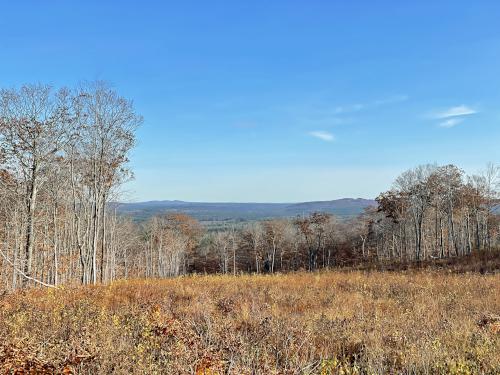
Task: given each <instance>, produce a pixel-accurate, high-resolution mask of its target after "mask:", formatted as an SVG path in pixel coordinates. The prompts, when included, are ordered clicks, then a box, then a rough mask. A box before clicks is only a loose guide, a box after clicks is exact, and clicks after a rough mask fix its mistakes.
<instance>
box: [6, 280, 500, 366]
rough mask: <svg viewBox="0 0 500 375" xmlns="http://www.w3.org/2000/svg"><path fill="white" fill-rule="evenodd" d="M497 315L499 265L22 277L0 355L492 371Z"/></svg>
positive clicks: (13, 361) (15, 361)
mask: <svg viewBox="0 0 500 375" xmlns="http://www.w3.org/2000/svg"><path fill="white" fill-rule="evenodd" d="M498 315H500V275H499V274H496V275H480V274H476V273H474V274H452V273H448V272H446V271H411V272H410V271H408V272H406V273H403V272H399V273H396V272H394V273H390V272H371V273H366V272H359V271H354V272H324V273H317V274H307V273H298V274H288V275H275V276H252V275H243V276H236V277H233V276H189V277H182V278H176V279H170V280H137V281H121V282H116V283H114V284H112V285H109V286H95V287H80V288H67V289H60V290H30V291H26V292H17V293H13V294H9V295H5V296H3V297H2V298H1V299H0V369H1V370H3V371H4V372H14V371H16V370H17V371H19V373H28V372H29V371H33V372H34V373H41V372H46V373H79V374H111V373H117V374H128V373H135V374H227V373H229V374H303V373H304V374H309V373H310V374H337V373H346V374H349V373H353V374H355V373H359V374H362V373H427V374H434V373H455V374H468V373H487V374H494V373H497V374H498V373H500V318H499V317H498ZM22 371H23V372H22ZM342 371H343V372H342Z"/></svg>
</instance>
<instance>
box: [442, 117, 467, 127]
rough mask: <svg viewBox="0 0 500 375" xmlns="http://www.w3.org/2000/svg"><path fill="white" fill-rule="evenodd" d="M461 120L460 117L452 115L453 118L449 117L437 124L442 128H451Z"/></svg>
mask: <svg viewBox="0 0 500 375" xmlns="http://www.w3.org/2000/svg"><path fill="white" fill-rule="evenodd" d="M462 121H464V120H463V119H462V118H456V117H453V118H450V119H448V120H445V121H443V122H440V123H439V126H440V127H442V128H452V127H454V126H456V125H458V124H460V123H461V122H462Z"/></svg>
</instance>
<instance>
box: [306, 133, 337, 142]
mask: <svg viewBox="0 0 500 375" xmlns="http://www.w3.org/2000/svg"><path fill="white" fill-rule="evenodd" d="M309 135H310V136H312V137H315V138H318V139H321V140H323V141H327V142H332V141H334V140H335V136H334V135H333V134H332V133H330V132H326V131H323V130H317V131H313V132H310V133H309Z"/></svg>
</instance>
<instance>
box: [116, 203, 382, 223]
mask: <svg viewBox="0 0 500 375" xmlns="http://www.w3.org/2000/svg"><path fill="white" fill-rule="evenodd" d="M375 205H376V202H375V201H374V200H371V199H362V198H357V199H353V198H343V199H336V200H331V201H317V202H303V203H207V202H184V201H149V202H138V203H119V204H117V208H118V211H119V212H120V213H121V214H124V215H130V216H132V217H133V218H134V220H136V221H143V220H147V219H149V218H150V217H152V216H154V215H159V214H165V213H172V212H182V213H185V214H188V215H190V216H193V217H194V218H196V219H198V220H200V221H202V222H214V221H215V222H220V221H234V222H240V221H249V220H263V219H270V218H285V217H294V216H300V215H308V214H310V213H312V212H326V213H330V214H333V215H337V216H340V217H352V216H356V215H358V214H360V213H362V212H363V210H364V209H365V208H367V207H371V206H375Z"/></svg>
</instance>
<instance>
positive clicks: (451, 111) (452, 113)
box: [431, 104, 479, 129]
mask: <svg viewBox="0 0 500 375" xmlns="http://www.w3.org/2000/svg"><path fill="white" fill-rule="evenodd" d="M476 113H479V111H478V110H477V109H475V108H472V107H469V106H467V105H465V104H462V105H458V106H456V107H450V108H448V109H446V110H443V111H440V112H434V114H432V115H431V117H432V118H433V119H435V120H441V122H439V123H438V124H437V125H438V126H439V127H441V128H447V129H449V128H453V127H455V126H457V125H458V124H460V123H462V122H464V120H465V118H466V117H468V116H470V115H474V114H476Z"/></svg>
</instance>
